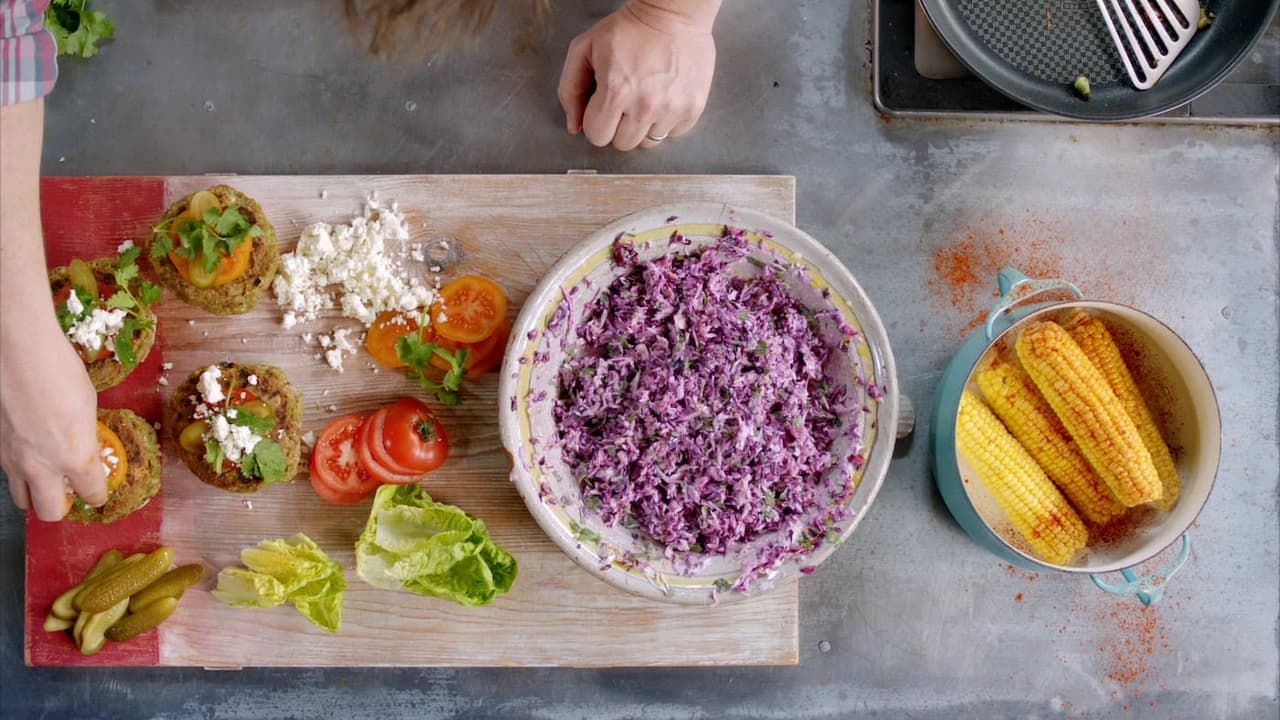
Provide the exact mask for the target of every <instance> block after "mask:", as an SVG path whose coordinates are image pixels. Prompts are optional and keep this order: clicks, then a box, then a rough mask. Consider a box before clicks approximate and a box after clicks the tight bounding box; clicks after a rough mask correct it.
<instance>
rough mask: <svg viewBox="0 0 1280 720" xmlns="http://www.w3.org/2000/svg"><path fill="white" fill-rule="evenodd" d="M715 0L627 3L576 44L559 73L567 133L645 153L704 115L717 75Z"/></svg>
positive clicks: (717, 1)
mask: <svg viewBox="0 0 1280 720" xmlns="http://www.w3.org/2000/svg"><path fill="white" fill-rule="evenodd" d="M719 10H720V0H628V2H627V3H626V4H625V5H623V6H622V7H621V8H619V9H618V10H617V11H616V12H614V13H613V14H612V15H609V16H608V17H606V18H605V19H603V20H601V21H600V22H598V23H596V25H595V26H594V27H592V28H591V29H590V30H588V31H586V32H585V33H583V34H581V35H579V36H578V37H576V38H574V40H573V42H572V43H570V44H569V53H568V56H567V57H566V58H565V63H564V71H563V72H562V73H561V75H560V91H559V94H560V104H561V106H563V108H564V112H565V117H566V120H567V124H568V129H569V132H570V133H573V134H575V135H576V134H577V133H578V132H579V131H581V132H583V133H584V134H585V135H586V136H587V140H589V141H590V142H591V144H592V145H596V146H597V147H604V146H605V145H608V144H610V143H612V144H613V146H614V147H615V148H617V149H618V150H623V151H626V150H632V149H634V148H636V147H645V148H651V147H655V146H657V145H658V144H659V143H661V142H662V141H664V140H666V139H667V138H668V137H679V136H680V135H683V134H684V133H686V132H688V131H689V130H690V129H692V128H693V126H694V125H695V124H697V122H698V118H699V117H701V116H702V111H703V109H704V108H705V107H706V104H707V95H708V94H709V93H710V91H711V78H712V76H713V75H714V73H715V64H716V46H715V41H714V39H713V38H712V36H711V28H712V26H713V25H714V23H715V17H716V13H718V12H719Z"/></svg>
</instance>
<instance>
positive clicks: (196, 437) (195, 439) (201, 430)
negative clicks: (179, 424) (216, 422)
mask: <svg viewBox="0 0 1280 720" xmlns="http://www.w3.org/2000/svg"><path fill="white" fill-rule="evenodd" d="M208 431H209V423H207V422H205V421H203V420H197V421H195V422H193V423H191V424H190V425H188V426H186V427H184V428H182V434H181V435H179V436H178V445H181V446H182V449H183V450H186V451H187V452H200V451H201V450H203V449H204V434H205V433H206V432H208Z"/></svg>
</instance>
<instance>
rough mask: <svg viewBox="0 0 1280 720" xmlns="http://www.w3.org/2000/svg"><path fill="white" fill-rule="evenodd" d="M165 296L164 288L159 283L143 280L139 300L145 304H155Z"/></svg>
mask: <svg viewBox="0 0 1280 720" xmlns="http://www.w3.org/2000/svg"><path fill="white" fill-rule="evenodd" d="M163 297H164V290H163V289H161V288H160V286H159V285H156V284H154V283H150V282H147V281H146V280H143V281H142V285H141V288H140V289H139V293H138V302H141V303H142V304H143V305H155V304H156V303H158V302H160V300H161V298H163Z"/></svg>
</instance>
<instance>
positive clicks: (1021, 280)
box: [985, 267, 1084, 341]
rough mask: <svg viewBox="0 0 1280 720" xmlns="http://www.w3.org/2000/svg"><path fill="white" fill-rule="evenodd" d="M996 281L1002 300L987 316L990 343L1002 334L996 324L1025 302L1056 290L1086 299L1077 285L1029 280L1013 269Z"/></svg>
mask: <svg viewBox="0 0 1280 720" xmlns="http://www.w3.org/2000/svg"><path fill="white" fill-rule="evenodd" d="M996 281H997V282H998V283H999V284H1000V299H999V300H997V301H996V304H995V306H994V307H992V308H991V314H989V315H987V324H986V326H985V327H986V331H987V340H988V341H990V340H995V339H996V335H999V334H1000V332H999V331H997V330H996V322H997V321H998V320H1000V319H1001V318H1002V317H1003V316H1005V315H1006V314H1008V313H1009V311H1010V310H1012V309H1013V307H1014V306H1015V305H1017V304H1019V303H1021V302H1022V301H1024V300H1030V299H1031V298H1033V297H1035V296H1037V295H1042V294H1044V293H1047V292H1052V291H1054V290H1066V291H1067V292H1069V293H1071V294H1072V295H1075V296H1076V299H1077V300H1081V299H1083V298H1084V293H1082V292H1080V288H1078V287H1076V286H1075V283H1072V282H1069V281H1067V280H1060V279H1058V278H1045V279H1041V278H1029V277H1027V276H1026V275H1023V274H1022V273H1021V272H1019V271H1018V270H1015V269H1013V268H1011V267H1007V268H1005V269H1003V270H1001V271H1000V274H999V275H997V276H996ZM1006 327H1007V325H1006ZM1003 329H1004V328H1001V330H1003Z"/></svg>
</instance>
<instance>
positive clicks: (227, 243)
mask: <svg viewBox="0 0 1280 720" xmlns="http://www.w3.org/2000/svg"><path fill="white" fill-rule="evenodd" d="M152 230H153V232H154V233H155V241H154V242H152V243H151V257H153V258H157V259H159V258H163V257H165V256H166V255H168V254H169V253H171V252H176V253H177V254H178V255H179V256H181V257H184V258H186V259H187V260H190V261H192V262H195V261H196V260H197V259H199V260H200V263H201V267H202V268H203V270H204V271H205V272H206V273H213V272H217V270H218V264H219V263H221V262H222V258H223V257H231V254H232V253H234V252H235V251H236V249H237V248H239V247H240V245H241V244H243V243H244V242H245V241H246V240H248V239H249V238H255V237H261V236H262V234H263V232H262V227H261V226H259V225H258V224H257V223H250V222H249V220H248V219H247V218H245V216H244V213H242V212H241V211H240V206H239V205H228V206H227V207H226V208H224V209H221V210H219V209H218V208H209V209H208V210H205V211H204V216H203V217H200V218H199V219H196V218H185V219H183V220H181V221H178V219H177V218H169V219H168V220H165V221H164V222H162V223H160V224H159V225H156V226H155V227H154V228H152ZM171 232H172V233H177V235H178V243H177V244H176V245H175V244H174V242H173V237H172V236H171V235H170V233H171Z"/></svg>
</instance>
